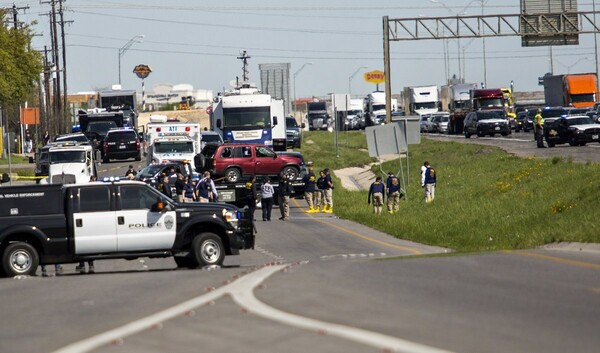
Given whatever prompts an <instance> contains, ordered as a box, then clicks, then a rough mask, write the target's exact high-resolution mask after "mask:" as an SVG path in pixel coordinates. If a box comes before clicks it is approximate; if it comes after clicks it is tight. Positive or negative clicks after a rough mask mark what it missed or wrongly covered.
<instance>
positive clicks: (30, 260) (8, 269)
mask: <svg viewBox="0 0 600 353" xmlns="http://www.w3.org/2000/svg"><path fill="white" fill-rule="evenodd" d="M39 262H40V258H39V255H38V252H37V250H36V249H35V248H34V247H33V246H32V245H31V244H28V243H23V242H18V243H10V244H8V246H7V247H6V249H4V252H3V254H2V269H3V270H4V274H5V275H6V276H8V277H13V276H18V275H33V274H34V273H35V270H36V269H37V267H38V265H39Z"/></svg>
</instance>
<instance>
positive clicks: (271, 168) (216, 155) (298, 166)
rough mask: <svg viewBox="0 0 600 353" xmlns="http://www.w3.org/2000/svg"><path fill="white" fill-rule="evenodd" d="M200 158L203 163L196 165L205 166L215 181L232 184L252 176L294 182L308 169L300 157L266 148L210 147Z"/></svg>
mask: <svg viewBox="0 0 600 353" xmlns="http://www.w3.org/2000/svg"><path fill="white" fill-rule="evenodd" d="M200 158H201V159H203V161H202V162H203V163H202V162H201V163H200V164H196V165H203V166H204V170H208V171H210V172H211V175H212V177H213V178H214V179H218V178H224V179H225V181H227V182H230V183H237V182H239V181H240V180H241V179H242V178H243V177H250V176H252V175H261V176H272V177H276V176H278V175H279V174H280V173H281V172H283V173H284V174H285V175H287V177H288V178H289V179H290V180H296V179H297V178H298V176H299V175H300V172H301V171H303V170H304V169H305V168H306V166H305V164H304V160H303V159H302V158H301V157H299V156H295V155H286V154H277V153H275V151H273V150H272V149H271V148H269V147H267V146H265V145H261V144H252V143H248V144H240V143H235V144H228V143H226V144H223V145H220V146H206V147H205V148H204V149H203V150H202V153H201V155H200Z"/></svg>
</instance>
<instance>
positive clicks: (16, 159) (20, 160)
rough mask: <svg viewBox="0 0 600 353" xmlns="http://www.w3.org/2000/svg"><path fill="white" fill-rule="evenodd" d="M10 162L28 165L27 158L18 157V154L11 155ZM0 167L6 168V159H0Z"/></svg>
mask: <svg viewBox="0 0 600 353" xmlns="http://www.w3.org/2000/svg"><path fill="white" fill-rule="evenodd" d="M10 162H11V163H12V164H25V163H29V157H24V156H22V155H19V154H11V155H10ZM0 165H6V166H8V158H0ZM32 165H33V164H32Z"/></svg>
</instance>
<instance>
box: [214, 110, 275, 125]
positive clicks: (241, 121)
mask: <svg viewBox="0 0 600 353" xmlns="http://www.w3.org/2000/svg"><path fill="white" fill-rule="evenodd" d="M265 128H269V129H270V128H271V107H249V108H223V129H229V130H255V129H265Z"/></svg>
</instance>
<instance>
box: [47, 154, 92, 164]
mask: <svg viewBox="0 0 600 353" xmlns="http://www.w3.org/2000/svg"><path fill="white" fill-rule="evenodd" d="M49 163H50V164H58V163H85V151H56V152H50V154H49Z"/></svg>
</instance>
